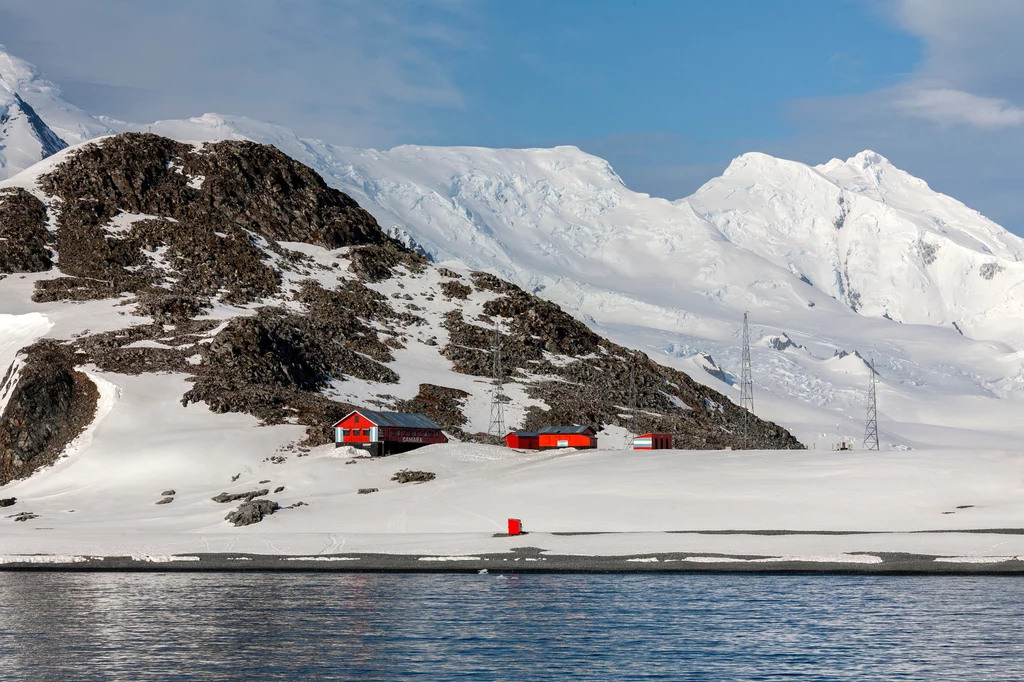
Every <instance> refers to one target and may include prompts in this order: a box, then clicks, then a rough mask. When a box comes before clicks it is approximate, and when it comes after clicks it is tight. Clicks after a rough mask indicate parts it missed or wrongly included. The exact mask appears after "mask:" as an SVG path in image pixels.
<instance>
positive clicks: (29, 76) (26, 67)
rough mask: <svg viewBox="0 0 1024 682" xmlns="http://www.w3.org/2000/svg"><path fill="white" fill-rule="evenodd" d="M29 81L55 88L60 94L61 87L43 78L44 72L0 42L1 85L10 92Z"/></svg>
mask: <svg viewBox="0 0 1024 682" xmlns="http://www.w3.org/2000/svg"><path fill="white" fill-rule="evenodd" d="M29 83H38V84H39V85H41V86H46V87H48V88H51V89H53V90H55V91H56V93H57V94H58V95H59V94H60V89H59V88H57V86H56V85H54V84H53V83H51V82H50V81H48V80H46V79H45V78H43V74H42V73H41V72H40V71H39V69H37V68H36V67H35V65H33V64H31V63H29V62H27V61H25V60H24V59H20V58H19V57H15V56H14V55H12V54H11V53H10V52H8V51H7V48H6V47H5V46H4V45H3V44H2V43H0V85H3V86H4V87H5V89H6V90H7V91H8V92H17V91H18V90H20V89H21V88H22V87H24V86H26V85H28V84H29Z"/></svg>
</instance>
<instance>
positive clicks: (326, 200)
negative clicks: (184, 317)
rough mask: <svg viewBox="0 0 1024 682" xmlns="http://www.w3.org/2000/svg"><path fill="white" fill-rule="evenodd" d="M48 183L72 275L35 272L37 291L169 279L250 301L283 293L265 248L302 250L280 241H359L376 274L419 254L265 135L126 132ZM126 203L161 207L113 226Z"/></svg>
mask: <svg viewBox="0 0 1024 682" xmlns="http://www.w3.org/2000/svg"><path fill="white" fill-rule="evenodd" d="M41 186H42V188H43V190H44V191H45V192H46V193H47V194H48V195H52V196H55V197H59V198H60V200H61V202H60V204H59V206H60V208H59V215H58V218H57V222H58V225H59V227H60V229H59V230H58V231H57V239H56V248H57V251H58V252H59V253H60V256H61V257H60V269H61V271H62V272H63V273H64V274H65V275H66V277H62V278H58V279H54V280H46V281H44V282H40V283H39V286H38V288H37V291H36V296H35V298H36V300H39V301H52V300H58V299H73V300H87V299H92V298H107V297H110V296H116V295H118V294H121V293H126V292H133V293H134V292H138V291H141V290H144V289H148V288H149V287H151V286H152V285H154V284H169V285H171V291H172V293H173V294H174V295H177V296H179V297H181V296H183V297H186V298H192V299H196V300H205V299H208V298H213V297H219V298H220V299H221V300H223V301H225V302H228V303H248V302H252V301H255V300H259V299H262V298H266V297H268V296H271V295H274V294H276V293H278V292H279V284H280V276H279V274H278V272H277V270H276V269H275V268H274V267H273V266H272V264H271V263H270V262H269V256H268V254H267V251H271V252H274V253H276V254H277V255H278V256H280V258H281V260H283V261H284V262H292V263H293V264H294V263H298V262H301V261H302V260H303V258H304V257H303V256H302V255H301V254H297V253H295V252H291V251H288V250H287V249H285V248H284V247H282V246H281V245H280V244H279V243H278V242H280V241H296V242H306V243H310V244H317V245H319V246H323V247H325V248H328V249H336V248H340V247H343V246H350V247H353V248H356V249H364V250H365V253H364V252H362V251H361V252H360V254H359V255H353V256H352V257H351V259H350V260H351V261H352V268H353V271H356V272H359V271H367V272H368V273H369V274H370V275H372V277H373V278H374V279H383V278H385V277H387V276H390V273H391V269H392V268H393V267H394V266H395V265H397V264H398V263H401V262H408V263H410V264H414V265H417V266H418V265H419V264H420V263H422V258H420V257H419V256H416V255H415V254H412V253H411V252H408V251H407V250H406V249H405V248H404V247H402V245H401V244H399V243H398V242H396V241H394V240H393V239H391V238H390V237H388V236H386V235H385V234H384V233H383V232H381V230H380V228H379V226H378V225H377V222H376V221H375V220H374V218H373V217H372V216H371V215H370V214H369V213H367V212H366V211H364V210H363V209H362V208H360V207H359V205H358V204H356V202H355V201H353V200H352V198H351V197H349V196H348V195H346V194H344V193H342V192H339V191H338V190H335V189H332V188H330V187H328V186H327V185H326V184H325V183H324V181H323V179H322V178H321V177H320V176H319V175H318V174H317V173H316V172H315V171H314V170H313V169H311V168H309V167H307V166H304V165H302V164H301V163H299V162H297V161H295V160H293V159H291V158H289V157H288V156H286V155H284V154H283V153H281V152H280V151H279V150H277V149H275V148H273V147H270V146H266V145H259V144H255V143H251V142H237V141H231V142H217V143H211V144H206V145H203V147H202V148H201V149H196V148H194V147H193V146H192V145H188V144H183V143H180V142H174V141H172V140H169V139H166V138H162V137H158V136H156V135H148V134H139V133H126V134H123V135H118V136H116V137H113V138H110V139H107V140H103V141H101V142H97V143H95V144H90V145H87V146H85V147H83V148H82V149H81V150H79V151H77V152H76V153H75V154H74V155H73V157H72V158H71V159H70V160H69V161H67V162H65V163H63V164H61V165H60V166H59V167H57V169H55V170H54V171H53V172H51V173H49V174H48V175H46V176H44V177H43V178H42V180H41ZM121 213H124V214H131V215H135V216H142V215H151V216H158V217H157V218H153V219H142V220H137V221H135V222H133V223H131V225H130V226H128V225H123V226H121V227H119V228H118V229H117V230H116V231H114V232H112V231H111V228H110V227H109V226H110V224H111V221H112V220H113V219H114V217H115V216H117V215H118V214H121ZM364 261H365V262H364ZM371 271H372V272H371ZM184 305H185V307H186V308H187V307H189V306H190V305H192V304H190V303H184Z"/></svg>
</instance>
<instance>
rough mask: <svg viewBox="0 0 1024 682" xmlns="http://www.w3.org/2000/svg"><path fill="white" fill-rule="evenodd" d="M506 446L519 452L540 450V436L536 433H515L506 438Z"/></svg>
mask: <svg viewBox="0 0 1024 682" xmlns="http://www.w3.org/2000/svg"><path fill="white" fill-rule="evenodd" d="M505 445H507V446H508V447H510V448H516V449H517V450H539V449H540V434H539V433H537V432H535V431H513V432H512V433H510V434H508V435H507V436H505Z"/></svg>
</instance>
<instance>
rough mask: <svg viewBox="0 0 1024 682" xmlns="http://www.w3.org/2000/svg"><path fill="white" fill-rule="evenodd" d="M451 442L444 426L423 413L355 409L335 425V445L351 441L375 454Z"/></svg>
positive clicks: (352, 443) (354, 445) (392, 452)
mask: <svg viewBox="0 0 1024 682" xmlns="http://www.w3.org/2000/svg"><path fill="white" fill-rule="evenodd" d="M447 442H448V437H447V436H445V435H444V432H443V431H441V427H440V426H438V425H437V424H435V423H434V422H433V421H432V420H430V419H428V418H427V417H424V416H423V415H422V414H414V413H405V412H371V411H369V410H355V411H354V412H351V413H349V414H348V415H347V416H346V417H345V418H344V419H342V420H341V421H340V422H338V423H337V424H335V425H334V446H335V447H339V448H340V447H341V446H343V445H349V446H352V447H356V448H360V449H363V450H366V451H367V452H369V453H370V454H371V455H373V456H375V457H376V456H380V455H394V454H397V453H399V452H407V451H409V450H413V449H415V448H419V447H423V446H424V445H431V444H433V443H447Z"/></svg>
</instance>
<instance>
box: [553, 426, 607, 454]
mask: <svg viewBox="0 0 1024 682" xmlns="http://www.w3.org/2000/svg"><path fill="white" fill-rule="evenodd" d="M538 436H539V438H538V440H539V443H538V446H539V448H540V449H541V450H555V449H558V448H578V449H592V448H596V447H597V431H595V430H594V429H593V427H590V426H578V425H574V426H545V427H544V428H543V429H541V430H540V431H539V432H538Z"/></svg>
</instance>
